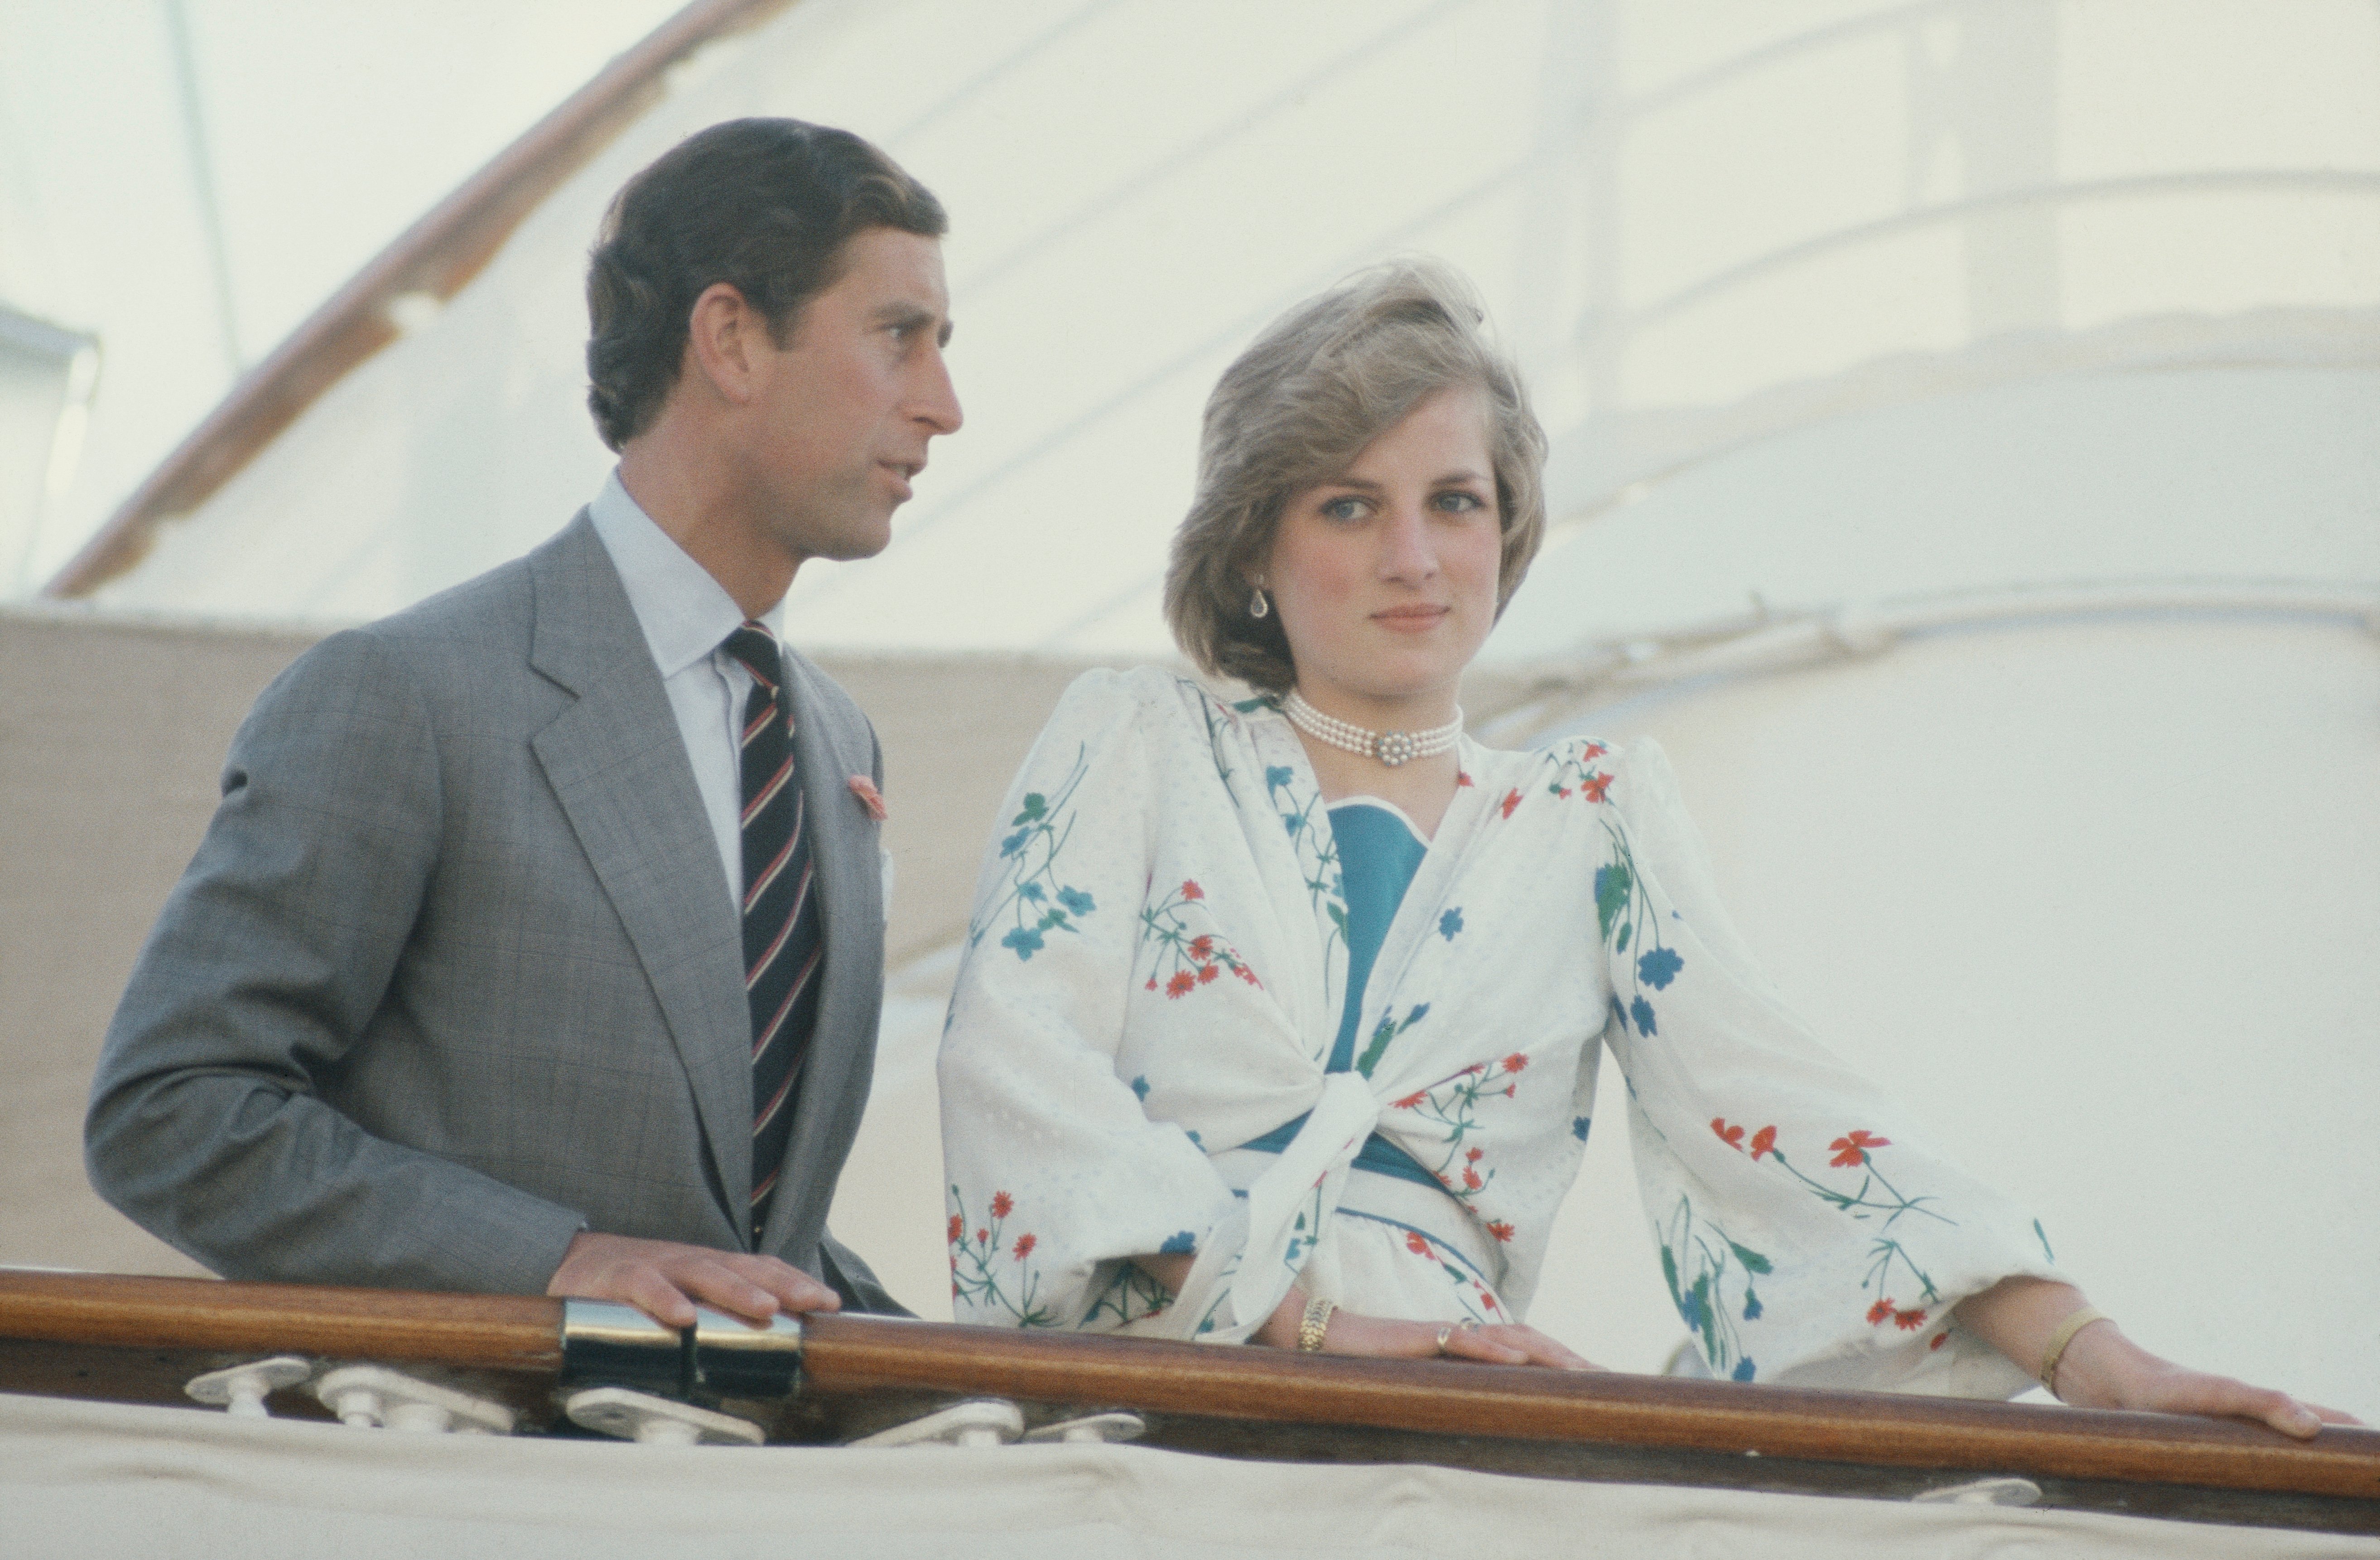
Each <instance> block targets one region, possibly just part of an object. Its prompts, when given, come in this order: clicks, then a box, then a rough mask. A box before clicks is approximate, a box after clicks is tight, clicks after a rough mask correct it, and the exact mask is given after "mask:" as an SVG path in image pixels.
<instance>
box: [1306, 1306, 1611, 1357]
mask: <svg viewBox="0 0 2380 1560" xmlns="http://www.w3.org/2000/svg"><path fill="white" fill-rule="evenodd" d="M1441 1337H1442V1338H1443V1339H1444V1340H1445V1342H1444V1344H1443V1345H1441V1344H1440V1342H1439V1339H1440V1338H1441ZM1322 1351H1323V1352H1324V1353H1325V1354H1353V1355H1365V1356H1369V1357H1370V1358H1373V1359H1438V1358H1440V1357H1443V1358H1445V1359H1472V1360H1476V1361H1478V1362H1479V1363H1480V1364H1483V1365H1542V1366H1545V1367H1547V1368H1548V1369H1549V1370H1555V1371H1600V1370H1602V1369H1603V1367H1602V1366H1600V1365H1597V1364H1595V1363H1594V1362H1593V1361H1591V1360H1588V1359H1583V1358H1582V1357H1580V1356H1579V1355H1577V1354H1575V1353H1573V1352H1572V1351H1571V1350H1570V1349H1569V1348H1568V1347H1564V1346H1563V1345H1562V1343H1561V1342H1560V1340H1559V1339H1555V1338H1549V1337H1548V1336H1547V1335H1545V1334H1543V1333H1540V1332H1538V1331H1537V1330H1536V1328H1535V1327H1525V1326H1522V1325H1520V1324H1518V1323H1505V1324H1501V1325H1497V1326H1488V1327H1463V1326H1450V1325H1449V1324H1448V1323H1446V1322H1400V1321H1392V1320H1390V1318H1387V1317H1382V1316H1362V1315H1358V1314H1356V1313H1354V1312H1353V1311H1345V1310H1338V1311H1333V1312H1331V1313H1330V1329H1329V1330H1328V1331H1327V1332H1325V1333H1324V1334H1323V1335H1322Z"/></svg>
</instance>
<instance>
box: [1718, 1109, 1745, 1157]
mask: <svg viewBox="0 0 2380 1560" xmlns="http://www.w3.org/2000/svg"><path fill="white" fill-rule="evenodd" d="M1711 1130H1712V1131H1714V1132H1716V1133H1718V1140H1719V1141H1720V1142H1722V1143H1725V1144H1726V1145H1727V1146H1728V1147H1729V1148H1731V1149H1733V1150H1735V1151H1736V1152H1739V1153H1741V1152H1743V1123H1741V1122H1738V1123H1737V1124H1736V1125H1735V1126H1733V1127H1730V1126H1729V1125H1728V1124H1727V1117H1725V1116H1723V1115H1715V1116H1713V1117H1711Z"/></svg>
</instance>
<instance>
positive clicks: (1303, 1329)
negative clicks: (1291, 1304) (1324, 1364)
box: [1297, 1295, 1339, 1354]
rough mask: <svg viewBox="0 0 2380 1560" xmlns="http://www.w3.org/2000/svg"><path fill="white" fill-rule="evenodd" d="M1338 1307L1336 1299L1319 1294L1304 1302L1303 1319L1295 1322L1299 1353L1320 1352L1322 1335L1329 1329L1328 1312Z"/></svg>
mask: <svg viewBox="0 0 2380 1560" xmlns="http://www.w3.org/2000/svg"><path fill="white" fill-rule="evenodd" d="M1338 1309H1339V1302H1338V1301H1336V1300H1326V1299H1324V1298H1322V1297H1321V1296H1319V1295H1317V1296H1315V1297H1314V1298H1312V1299H1310V1300H1308V1301H1306V1302H1305V1320H1304V1321H1302V1322H1299V1323H1298V1324H1297V1351H1298V1352H1299V1353H1300V1354H1320V1353H1321V1352H1322V1335H1324V1334H1325V1333H1328V1332H1329V1331H1330V1313H1331V1312H1332V1311H1334V1310H1338Z"/></svg>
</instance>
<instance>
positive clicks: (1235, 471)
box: [1165, 260, 1546, 693]
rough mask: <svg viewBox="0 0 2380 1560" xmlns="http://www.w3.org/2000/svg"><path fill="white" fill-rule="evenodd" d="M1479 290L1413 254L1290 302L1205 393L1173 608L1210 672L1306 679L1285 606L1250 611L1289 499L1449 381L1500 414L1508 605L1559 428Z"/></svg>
mask: <svg viewBox="0 0 2380 1560" xmlns="http://www.w3.org/2000/svg"><path fill="white" fill-rule="evenodd" d="M1487 318H1488V316H1487V311H1485V310H1484V309H1483V308H1481V307H1480V303H1479V299H1478V295H1477V294H1476V293H1475V292H1474V291H1473V290H1472V288H1471V285H1470V284H1469V283H1468V282H1466V281H1465V280H1463V277H1462V276H1461V275H1460V274H1457V273H1456V272H1455V271H1454V270H1453V269H1452V268H1451V267H1450V266H1447V265H1444V264H1441V263H1439V262H1436V261H1429V260H1400V261H1392V262H1390V263H1388V264H1385V265H1379V266H1375V267H1374V268H1372V269H1371V270H1368V271H1361V272H1358V273H1356V274H1354V275H1353V276H1351V277H1349V278H1348V279H1347V280H1345V281H1343V282H1342V283H1340V284H1339V285H1338V286H1335V287H1332V288H1331V289H1330V291H1329V292H1326V293H1323V294H1322V295H1321V296H1319V297H1318V298H1312V299H1307V300H1306V301H1305V302H1304V303H1301V304H1299V305H1298V306H1297V307H1296V308H1294V309H1292V310H1291V311H1289V312H1288V313H1286V314H1283V315H1282V316H1281V318H1280V319H1278V320H1276V321H1274V322H1273V323H1272V324H1271V325H1270V326H1269V327H1267V329H1266V330H1265V332H1264V334H1263V335H1259V336H1258V337H1257V339H1256V341H1255V343H1254V344H1253V345H1252V346H1250V347H1248V349H1247V350H1246V351H1245V352H1243V353H1241V354H1240V355H1239V357H1238V359H1237V360H1234V361H1233V364H1232V366H1231V367H1230V368H1228V369H1225V370H1224V371H1223V377H1222V378H1221V379H1220V380H1219V381H1218V382H1217V383H1216V385H1215V393H1214V394H1213V395H1211V396H1208V397H1207V416H1206V421H1205V424H1204V428H1203V431H1202V433H1201V435H1200V438H1199V441H1198V490H1197V494H1196V497H1194V498H1193V499H1192V500H1191V501H1190V512H1189V513H1188V514H1187V515H1185V516H1184V518H1183V520H1182V525H1181V528H1180V529H1179V530H1176V531H1174V533H1173V547H1172V556H1171V558H1170V559H1169V561H1168V563H1167V566H1166V570H1165V619H1166V622H1167V623H1168V624H1170V625H1171V626H1172V629H1173V638H1174V640H1176V641H1177V642H1178V643H1180V645H1181V646H1182V649H1183V651H1184V653H1186V654H1187V655H1188V656H1189V657H1190V659H1191V661H1192V662H1193V663H1195V664H1196V665H1197V666H1198V667H1200V668H1201V669H1202V670H1204V671H1207V672H1210V673H1218V674H1221V675H1223V676H1234V677H1239V678H1241V679H1243V680H1245V681H1246V682H1248V683H1251V684H1253V685H1255V686H1256V687H1257V688H1260V689H1268V690H1269V691H1271V692H1276V693H1278V692H1282V691H1285V690H1286V689H1289V688H1291V687H1292V686H1293V685H1294V683H1295V682H1296V680H1297V668H1296V664H1295V663H1294V662H1293V661H1292V659H1291V657H1290V650H1289V640H1288V639H1287V637H1286V636H1285V635H1283V634H1282V632H1281V616H1280V615H1279V614H1277V613H1274V614H1269V615H1266V616H1263V617H1254V616H1251V615H1249V612H1248V605H1249V599H1250V596H1251V593H1252V591H1253V586H1252V584H1251V577H1252V576H1253V575H1254V574H1255V573H1257V571H1258V570H1259V569H1261V567H1263V564H1264V560H1265V558H1266V557H1267V556H1268V555H1269V554H1270V552H1271V550H1272V541H1273V533H1274V532H1275V531H1276V530H1278V529H1279V527H1280V524H1281V512H1282V510H1283V509H1284V508H1285V507H1286V506H1287V505H1288V503H1289V501H1290V499H1291V498H1292V497H1293V496H1295V495H1296V494H1300V493H1303V492H1305V490H1306V489H1308V488H1311V487H1315V486H1318V485H1319V484H1321V483H1323V482H1327V481H1330V480H1332V479H1333V478H1335V477H1338V476H1340V475H1342V473H1344V472H1345V470H1346V469H1347V468H1348V466H1349V465H1350V464H1351V463H1353V462H1354V459H1355V457H1357V456H1358V455H1360V454H1362V453H1363V451H1364V448H1365V446H1366V445H1369V444H1370V443H1371V442H1372V441H1373V440H1374V439H1377V438H1378V437H1379V436H1380V435H1381V434H1382V433H1387V432H1388V431H1389V430H1390V428H1393V427H1394V426H1396V424H1397V423H1399V422H1401V421H1403V420H1404V417H1405V415H1406V414H1407V413H1408V412H1410V411H1412V410H1413V409H1414V408H1415V407H1416V406H1418V405H1420V404H1421V403H1422V402H1423V401H1424V400H1427V398H1428V397H1429V396H1433V395H1436V394H1437V393H1438V392H1439V391H1440V390H1446V389H1452V388H1456V387H1464V388H1470V389H1475V390H1477V391H1478V392H1479V393H1480V398H1481V400H1482V401H1483V402H1484V403H1485V405H1486V408H1487V412H1488V459H1489V461H1490V463H1491V464H1492V465H1493V467H1494V469H1495V473H1496V508H1497V516H1498V518H1499V520H1500V523H1501V524H1502V526H1503V530H1504V546H1503V556H1502V560H1501V563H1500V567H1499V569H1498V573H1497V586H1496V611H1497V614H1498V615H1502V613H1503V610H1504V605H1505V603H1508V602H1510V601H1511V600H1512V592H1513V591H1517V590H1519V589H1520V586H1521V579H1522V577H1523V576H1524V575H1525V574H1527V573H1528V570H1529V560H1530V559H1532V558H1534V557H1535V556H1536V552H1537V544H1538V543H1539V542H1542V541H1543V540H1544V539H1545V530H1546V499H1545V481H1544V474H1545V463H1546V435H1545V430H1544V429H1542V428H1540V427H1539V426H1538V425H1537V420H1536V415H1535V414H1534V413H1532V412H1531V411H1530V410H1529V395H1528V391H1527V389H1526V388H1525V387H1524V386H1523V384H1521V376H1520V374H1519V372H1517V371H1515V370H1514V369H1513V367H1512V363H1511V362H1510V361H1509V360H1507V359H1506V358H1505V357H1504V355H1503V353H1502V352H1501V351H1500V350H1498V348H1497V347H1496V346H1495V344H1494V343H1493V342H1492V341H1491V340H1490V339H1489V338H1488V331H1487Z"/></svg>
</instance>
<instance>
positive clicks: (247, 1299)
mask: <svg viewBox="0 0 2380 1560" xmlns="http://www.w3.org/2000/svg"><path fill="white" fill-rule="evenodd" d="M0 1339H22V1340H26V1341H30V1342H38V1343H57V1344H89V1345H92V1346H95V1347H109V1348H149V1349H174V1350H188V1351H192V1352H202V1353H210V1354H313V1355H322V1356H325V1357H327V1358H330V1359H391V1360H395V1359H405V1360H425V1361H426V1360H437V1361H440V1362H442V1363H444V1364H448V1365H455V1366H460V1367H463V1368H466V1369H472V1370H482V1371H543V1372H546V1373H548V1374H554V1373H558V1372H559V1371H561V1369H562V1302H561V1301H560V1300H553V1299H547V1298H544V1297H542V1296H530V1295H424V1294H415V1293H410V1292H407V1291H401V1290H394V1289H334V1288H328V1287H322V1286H314V1285H308V1284H219V1283H216V1282H215V1281H213V1280H212V1279H206V1278H135V1277H129V1276H126V1275H122V1274H84V1273H28V1272H9V1271H6V1270H0ZM5 1387H6V1382H0V1388H5Z"/></svg>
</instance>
